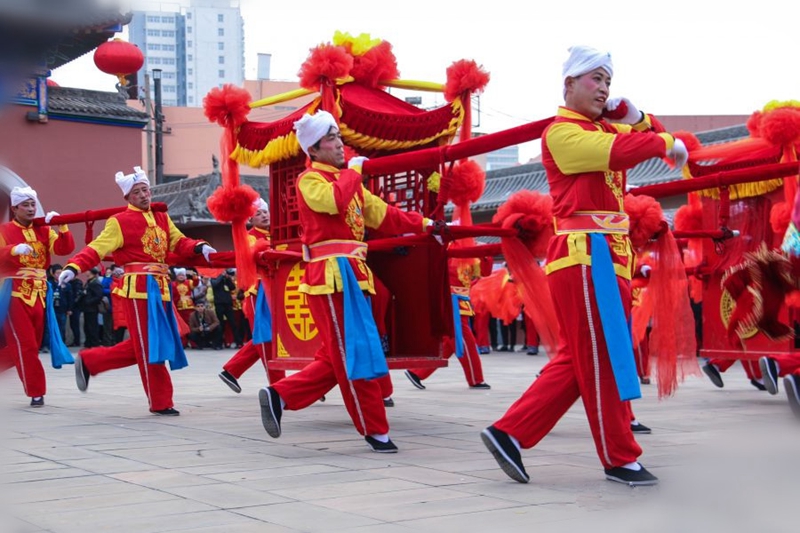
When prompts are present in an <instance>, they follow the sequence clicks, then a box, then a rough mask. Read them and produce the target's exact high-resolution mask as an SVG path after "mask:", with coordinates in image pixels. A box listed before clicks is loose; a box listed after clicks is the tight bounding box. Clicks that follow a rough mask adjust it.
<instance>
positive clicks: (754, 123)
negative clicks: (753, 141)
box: [747, 111, 764, 137]
mask: <svg viewBox="0 0 800 533" xmlns="http://www.w3.org/2000/svg"><path fill="white" fill-rule="evenodd" d="M763 115H764V114H763V113H762V112H761V111H754V112H753V114H752V115H750V118H748V119H747V131H749V132H750V137H761V117H762V116H763Z"/></svg>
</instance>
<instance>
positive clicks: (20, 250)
mask: <svg viewBox="0 0 800 533" xmlns="http://www.w3.org/2000/svg"><path fill="white" fill-rule="evenodd" d="M32 253H33V246H31V245H30V244H18V245H16V246H15V247H13V248H12V249H11V255H31V254H32Z"/></svg>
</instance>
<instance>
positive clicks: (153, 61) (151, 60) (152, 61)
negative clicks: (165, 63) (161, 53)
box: [147, 57, 161, 65]
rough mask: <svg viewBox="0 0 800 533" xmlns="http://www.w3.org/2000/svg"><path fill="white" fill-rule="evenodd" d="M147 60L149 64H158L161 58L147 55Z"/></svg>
mask: <svg viewBox="0 0 800 533" xmlns="http://www.w3.org/2000/svg"><path fill="white" fill-rule="evenodd" d="M147 62H148V63H150V64H151V65H160V64H161V58H160V57H148V58H147Z"/></svg>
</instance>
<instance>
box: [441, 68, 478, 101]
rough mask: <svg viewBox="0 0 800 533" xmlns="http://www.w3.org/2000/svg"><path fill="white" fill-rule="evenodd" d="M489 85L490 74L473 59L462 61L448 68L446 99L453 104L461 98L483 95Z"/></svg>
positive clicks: (445, 87)
mask: <svg viewBox="0 0 800 533" xmlns="http://www.w3.org/2000/svg"><path fill="white" fill-rule="evenodd" d="M488 83H489V73H488V72H486V71H485V70H484V69H483V67H482V66H478V64H477V63H476V62H475V61H474V60H471V59H460V60H458V61H455V62H453V64H452V65H450V66H449V67H447V82H445V86H444V98H445V100H447V101H448V102H452V101H453V100H455V99H456V98H458V97H459V96H465V95H468V94H469V93H473V94H474V93H481V92H483V89H484V88H485V87H486V85H487V84H488Z"/></svg>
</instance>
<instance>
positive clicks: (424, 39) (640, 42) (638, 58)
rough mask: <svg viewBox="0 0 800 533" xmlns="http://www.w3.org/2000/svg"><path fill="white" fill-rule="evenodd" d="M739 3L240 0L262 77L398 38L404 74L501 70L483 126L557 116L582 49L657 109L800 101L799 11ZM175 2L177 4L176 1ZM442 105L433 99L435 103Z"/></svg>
mask: <svg viewBox="0 0 800 533" xmlns="http://www.w3.org/2000/svg"><path fill="white" fill-rule="evenodd" d="M737 3H738V2H737ZM741 3H742V4H745V5H746V6H749V7H743V8H740V9H737V8H735V7H734V4H732V3H725V4H723V3H720V2H698V1H692V2H690V1H687V0H667V1H666V2H641V1H639V2H634V1H611V2H605V3H603V2H589V1H586V0H570V1H562V2H547V3H546V4H550V5H539V2H519V1H518V0H514V1H511V0H482V1H477V0H462V1H461V2H437V1H434V0H427V1H422V0H406V1H402V2H391V3H389V2H377V1H375V0H372V1H363V0H353V1H341V2H338V3H337V2H331V1H329V0H328V1H324V2H323V1H319V0H309V1H299V0H298V1H290V2H274V1H267V0H242V1H241V2H240V5H241V10H242V16H243V18H244V23H245V27H244V30H245V61H246V67H245V76H246V77H247V78H254V77H255V72H256V54H257V53H270V54H272V65H271V66H272V70H271V77H272V78H273V79H278V80H296V79H297V71H298V70H299V68H300V65H301V64H302V63H303V61H304V60H305V59H306V57H307V56H308V52H309V49H310V48H312V47H314V46H316V45H317V44H319V43H322V42H328V41H330V40H331V38H332V37H333V34H334V31H336V30H341V31H347V32H349V33H351V34H353V35H357V34H359V33H362V32H364V33H370V34H371V35H372V37H378V38H381V39H384V40H386V41H389V42H390V43H391V44H392V45H393V48H394V53H395V55H396V56H397V62H398V68H399V70H400V76H401V78H403V79H412V80H425V81H436V82H444V81H445V70H446V68H447V67H448V66H449V65H450V64H451V63H452V62H453V61H456V60H458V59H474V60H475V61H477V62H478V63H479V64H481V65H483V66H484V67H485V69H486V70H488V71H489V72H490V74H491V81H490V82H489V85H488V86H487V87H486V90H485V93H484V94H483V95H482V97H481V114H480V121H481V127H480V130H481V131H484V132H493V131H498V130H501V129H505V128H509V127H513V126H518V125H520V124H523V123H525V122H529V121H532V120H538V119H541V118H546V117H547V116H551V115H552V114H553V113H554V111H555V109H556V107H557V106H558V105H560V104H561V103H563V100H562V96H561V64H562V63H563V62H564V60H565V59H566V57H567V48H569V46H571V45H573V44H587V45H590V46H594V47H596V48H600V49H604V50H608V51H610V52H611V55H612V59H613V61H614V68H615V72H614V78H613V83H612V87H611V92H612V96H614V95H616V96H626V97H628V98H630V99H631V101H632V102H633V103H634V104H636V105H637V106H638V107H639V108H640V109H643V110H645V111H647V112H652V113H654V114H656V115H659V114H662V115H699V114H708V115H732V114H742V115H746V114H750V113H752V112H753V111H755V110H757V109H760V108H761V107H763V105H764V104H766V103H767V102H768V101H770V100H773V99H777V100H791V99H797V100H800V65H798V61H797V57H798V45H800V29H799V28H800V4H798V3H796V2H790V1H781V2H778V1H775V0H761V1H758V2H741ZM163 4H164V5H165V7H166V8H167V9H169V8H172V9H175V8H176V7H177V5H178V2H173V3H171V4H170V3H167V2H163ZM707 4H708V5H707ZM723 6H724V7H723ZM53 79H54V80H55V81H57V82H58V83H60V84H62V85H67V86H78V87H86V88H93V89H104V90H114V83H115V81H116V79H115V78H114V77H113V76H108V75H106V74H103V73H101V72H99V71H97V69H96V68H95V67H94V64H93V62H92V59H91V55H88V56H86V57H84V58H81V59H80V60H78V61H75V62H73V63H72V64H70V65H67V66H65V67H62V68H61V69H58V70H56V71H54V72H53ZM443 102H444V100H443V98H442V97H441V96H439V97H438V98H437V97H434V96H432V95H426V96H425V100H424V102H423V103H424V105H433V104H435V103H443ZM538 153H539V147H538V144H537V143H528V144H527V145H524V146H521V147H520V157H521V159H522V161H523V162H524V161H527V159H528V158H530V157H533V156H535V155H538Z"/></svg>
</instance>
